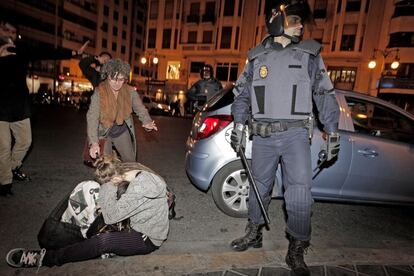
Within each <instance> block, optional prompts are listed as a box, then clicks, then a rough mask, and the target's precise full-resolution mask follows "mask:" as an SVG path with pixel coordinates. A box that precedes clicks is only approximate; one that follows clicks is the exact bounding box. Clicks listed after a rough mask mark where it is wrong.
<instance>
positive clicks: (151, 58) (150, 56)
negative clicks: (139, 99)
mask: <svg viewBox="0 0 414 276" xmlns="http://www.w3.org/2000/svg"><path fill="white" fill-rule="evenodd" d="M141 64H142V65H144V66H145V65H146V68H147V69H146V75H147V95H149V86H150V69H151V67H152V66H153V65H157V64H158V58H157V56H156V55H155V54H154V53H152V52H146V53H145V56H143V57H142V58H141ZM152 74H153V71H152V70H151V78H152Z"/></svg>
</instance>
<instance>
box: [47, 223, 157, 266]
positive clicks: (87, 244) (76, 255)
mask: <svg viewBox="0 0 414 276" xmlns="http://www.w3.org/2000/svg"><path fill="white" fill-rule="evenodd" d="M156 249H158V247H157V246H155V245H154V244H153V243H152V242H151V240H150V239H149V238H148V237H146V236H145V235H143V234H141V233H139V232H137V231H134V230H132V229H131V230H130V231H128V232H127V231H121V232H107V233H102V234H98V235H95V236H93V237H91V238H90V239H86V240H84V241H81V242H78V243H75V244H72V245H69V246H66V247H63V248H60V249H57V250H47V251H46V254H45V256H44V258H43V263H42V265H45V266H55V265H58V266H59V265H63V264H65V263H70V262H78V261H85V260H89V259H94V258H97V257H100V256H101V255H102V254H104V253H114V254H116V255H119V256H131V255H144V254H148V253H151V252H152V251H154V250H156Z"/></svg>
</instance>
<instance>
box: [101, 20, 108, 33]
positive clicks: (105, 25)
mask: <svg viewBox="0 0 414 276" xmlns="http://www.w3.org/2000/svg"><path fill="white" fill-rule="evenodd" d="M102 31H104V32H105V33H107V32H108V23H106V22H104V23H102Z"/></svg>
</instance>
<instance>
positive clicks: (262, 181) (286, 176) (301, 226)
mask: <svg viewBox="0 0 414 276" xmlns="http://www.w3.org/2000/svg"><path fill="white" fill-rule="evenodd" d="M279 162H280V163H281V167H282V176H283V186H284V199H285V204H286V212H287V221H286V232H287V233H289V234H290V235H292V236H293V237H295V238H296V239H299V240H303V241H308V240H310V236H311V211H312V210H311V208H312V203H313V199H312V195H311V183H312V169H311V156H310V143H309V138H308V132H307V130H306V129H304V128H291V129H289V130H287V131H284V132H276V133H272V135H271V136H270V137H266V138H262V137H260V136H256V135H255V136H253V147H252V171H253V177H254V179H255V180H256V184H257V186H258V187H257V188H258V190H259V193H260V194H261V198H262V199H263V204H264V205H265V207H266V208H267V207H268V206H269V203H270V199H271V191H272V188H273V183H274V180H275V177H276V170H277V166H278V164H279ZM249 219H250V220H251V221H252V222H254V223H256V224H262V223H264V219H263V216H262V213H261V211H260V207H259V205H258V203H257V199H256V195H255V193H253V192H251V193H249Z"/></svg>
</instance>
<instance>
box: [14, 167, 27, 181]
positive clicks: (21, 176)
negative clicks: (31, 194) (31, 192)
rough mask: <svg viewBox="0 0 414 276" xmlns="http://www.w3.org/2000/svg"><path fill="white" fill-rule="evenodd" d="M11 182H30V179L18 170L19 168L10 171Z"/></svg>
mask: <svg viewBox="0 0 414 276" xmlns="http://www.w3.org/2000/svg"><path fill="white" fill-rule="evenodd" d="M12 173H13V180H15V181H30V177H29V176H28V175H27V174H25V173H24V172H22V171H21V170H20V167H17V168H15V169H13V170H12Z"/></svg>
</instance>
